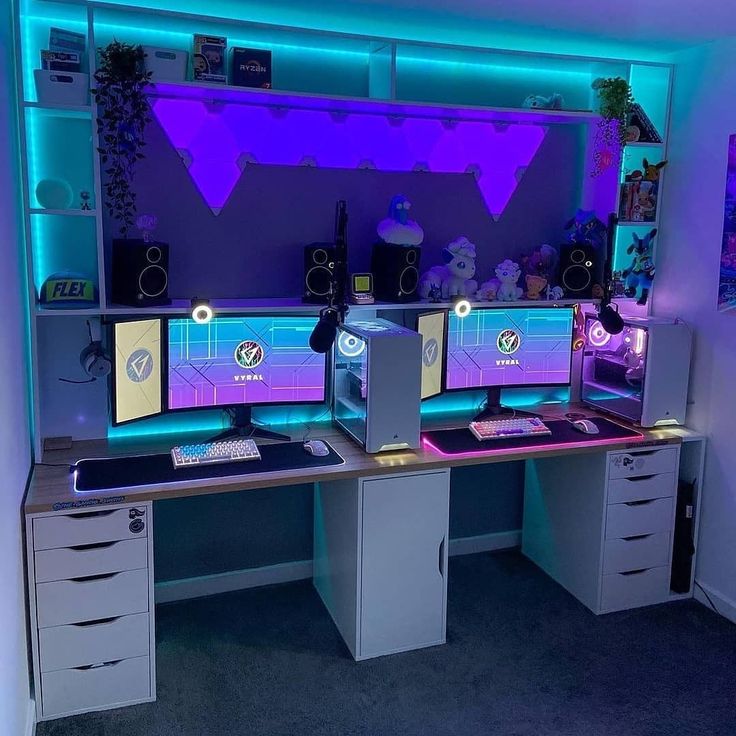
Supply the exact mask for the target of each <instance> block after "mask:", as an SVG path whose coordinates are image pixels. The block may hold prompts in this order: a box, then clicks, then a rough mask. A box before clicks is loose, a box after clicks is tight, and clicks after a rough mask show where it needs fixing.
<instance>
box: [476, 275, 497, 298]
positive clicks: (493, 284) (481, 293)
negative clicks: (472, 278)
mask: <svg viewBox="0 0 736 736" xmlns="http://www.w3.org/2000/svg"><path fill="white" fill-rule="evenodd" d="M499 286H501V282H500V281H499V280H498V279H489V280H488V281H484V282H483V283H482V284H481V285H480V286H479V287H478V291H477V293H476V295H475V296H476V298H477V299H478V301H481V302H495V301H496V296H497V295H498V287H499Z"/></svg>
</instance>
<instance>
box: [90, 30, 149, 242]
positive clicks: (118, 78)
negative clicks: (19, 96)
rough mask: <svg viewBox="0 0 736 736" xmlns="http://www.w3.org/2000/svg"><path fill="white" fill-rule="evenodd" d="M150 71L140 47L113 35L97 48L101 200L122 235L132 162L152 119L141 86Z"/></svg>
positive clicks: (128, 221)
mask: <svg viewBox="0 0 736 736" xmlns="http://www.w3.org/2000/svg"><path fill="white" fill-rule="evenodd" d="M150 79H151V72H146V71H144V68H143V49H142V48H141V47H140V46H133V45H131V44H127V43H120V42H119V41H113V42H112V43H110V44H109V45H107V46H105V47H104V48H101V49H99V67H98V69H97V71H96V72H95V82H96V83H97V87H96V89H93V90H92V94H93V95H94V97H95V102H96V103H97V105H98V106H99V110H100V114H99V115H98V117H97V132H98V136H99V146H98V148H97V150H98V152H99V154H100V162H101V164H102V169H103V171H104V173H105V177H106V180H105V186H104V189H105V198H104V199H105V206H106V207H107V210H108V212H109V213H110V216H111V217H112V218H113V219H114V220H116V221H117V222H118V226H119V230H120V234H121V235H122V236H123V237H124V238H126V237H127V236H128V231H129V230H130V228H131V227H132V226H133V220H134V218H135V212H136V202H135V199H136V195H135V192H134V191H133V188H132V185H133V177H134V173H135V165H136V163H137V162H138V161H139V160H140V159H142V158H144V153H143V151H142V149H143V147H144V146H145V145H146V141H145V140H144V132H145V129H146V125H148V123H149V122H150V120H151V117H150V108H149V106H148V99H147V97H146V94H145V92H144V89H145V87H146V85H147V84H148V83H149V82H150Z"/></svg>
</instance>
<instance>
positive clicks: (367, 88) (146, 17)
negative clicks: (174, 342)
mask: <svg viewBox="0 0 736 736" xmlns="http://www.w3.org/2000/svg"><path fill="white" fill-rule="evenodd" d="M52 26H57V27H69V28H70V29H73V30H76V31H80V32H81V31H83V32H86V34H87V49H88V54H87V59H86V61H85V63H84V65H83V66H84V71H88V72H89V73H90V80H93V78H94V71H95V67H96V61H97V60H96V49H97V48H98V47H100V46H104V45H106V44H107V43H109V42H110V41H111V40H112V38H113V37H115V38H117V39H118V40H121V41H127V42H130V43H142V44H151V45H156V46H163V47H170V48H186V49H189V48H190V46H191V39H192V34H194V33H209V34H213V35H224V36H227V38H228V44H229V46H235V45H243V46H249V47H258V48H269V49H271V50H272V53H273V58H274V64H273V68H274V86H275V87H276V88H277V89H274V90H252V89H244V88H241V87H233V86H226V85H225V86H222V85H209V84H202V83H200V82H191V81H182V82H178V83H169V82H167V83H164V84H161V85H159V86H158V87H157V86H155V85H154V86H152V88H151V94H153V95H155V94H168V95H171V94H173V95H175V96H179V97H199V98H206V99H213V100H217V99H231V98H236V99H237V100H238V101H240V102H243V101H249V100H250V101H253V102H257V103H258V104H273V105H275V106H299V104H300V102H299V101H300V100H302V101H304V104H306V103H310V104H314V102H315V100H319V101H321V102H322V103H324V104H325V105H327V106H328V108H329V109H330V110H336V111H339V110H340V109H341V108H342V107H343V106H350V105H355V104H356V103H359V104H360V105H361V106H363V107H364V108H365V109H371V110H375V111H376V112H382V113H383V114H397V115H401V114H405V113H407V112H409V111H411V113H412V114H414V115H421V114H423V113H426V114H428V115H429V114H432V115H441V116H443V117H444V116H446V117H447V119H448V120H453V119H455V118H458V117H462V118H463V119H483V120H493V121H496V122H498V123H500V124H503V123H504V122H511V121H513V122H521V123H538V124H539V123H541V124H545V125H574V126H578V128H579V129H584V128H585V126H587V131H588V137H587V141H588V143H587V145H588V146H590V142H591V140H592V133H593V132H594V129H595V125H596V123H597V121H598V116H597V114H596V113H595V112H593V108H594V107H595V96H594V93H593V92H592V90H591V89H590V83H591V82H592V81H593V79H595V78H596V77H599V76H622V77H625V78H627V79H629V80H630V81H631V82H632V85H633V86H634V94H635V97H637V98H638V97H639V94H638V90H640V91H641V92H642V93H645V94H646V95H649V96H650V97H652V100H654V102H652V103H649V102H648V101H647V100H639V101H640V102H641V103H642V104H643V106H644V107H645V109H647V110H649V108H650V106H651V107H652V108H653V109H654V110H655V112H656V114H657V115H658V116H659V117H660V118H661V120H655V125H658V128H660V132H661V134H662V136H663V141H664V143H663V144H662V145H661V146H660V147H659V150H660V151H661V153H662V158H664V157H665V155H666V150H667V148H666V140H667V127H668V126H667V125H666V123H667V118H668V115H669V104H670V102H669V101H670V87H671V78H672V67H671V65H666V64H656V63H652V62H641V61H638V60H622V59H610V58H599V57H591V56H573V55H557V54H549V53H529V52H520V51H515V50H508V49H498V48H482V47H470V46H461V45H451V44H439V43H428V42H419V41H408V40H405V39H401V38H397V37H378V36H368V35H362V34H351V33H337V32H331V31H330V32H328V31H321V30H314V29H306V28H298V27H288V26H281V25H270V24H264V23H253V22H249V21H245V20H241V19H234V18H223V17H216V16H210V15H206V14H204V13H200V14H197V13H184V12H174V11H161V10H157V9H154V8H142V7H139V6H136V5H131V4H123V3H121V4H117V3H116V4H110V3H106V2H97V1H96V0H17V4H16V13H15V31H16V33H15V36H16V43H17V58H18V59H19V60H20V63H19V65H18V78H17V88H18V93H19V99H20V100H21V105H20V108H21V116H22V120H21V125H20V129H21V145H22V158H23V162H22V163H23V191H24V206H25V230H26V247H27V268H28V283H29V285H33V286H34V287H38V286H39V285H40V283H41V282H42V281H43V279H44V278H46V276H47V275H48V272H45V271H43V268H46V269H50V268H51V267H52V265H54V264H56V263H57V262H58V263H62V262H64V259H65V258H66V257H67V254H68V255H69V256H70V257H71V256H73V258H74V259H77V260H79V259H82V258H83V257H85V256H86V255H89V263H86V262H85V271H88V272H89V273H88V276H90V277H94V278H96V279H97V283H98V289H99V304H98V305H96V306H95V307H93V308H90V309H83V308H77V309H68V310H50V309H44V308H42V307H41V306H39V305H38V304H37V302H36V293H35V291H36V289H35V288H32V289H30V290H29V292H30V293H29V307H30V313H31V349H32V354H33V385H34V415H35V417H34V418H35V426H36V451H37V453H38V452H40V450H41V442H42V440H41V438H42V436H43V432H44V430H43V427H44V423H43V421H42V418H43V413H44V404H43V402H44V397H43V396H42V395H41V392H40V391H39V385H40V383H41V381H40V380H39V379H40V377H41V374H42V372H44V371H46V372H48V371H49V370H51V369H49V368H48V367H47V364H46V362H47V357H48V355H47V354H48V349H45V350H43V352H44V353H45V354H44V356H41V355H40V351H41V347H40V346H39V330H42V331H43V334H44V336H45V337H44V339H45V341H46V342H48V340H49V328H50V325H51V324H53V325H54V338H53V341H54V345H55V346H56V345H57V343H58V345H59V350H60V351H62V354H63V355H64V361H63V362H64V363H65V365H66V367H69V366H73V365H74V364H75V358H76V353H78V350H79V346H78V345H76V344H74V345H70V346H69V347H65V346H64V345H65V344H64V342H63V340H64V336H65V335H67V334H73V335H83V334H86V327H85V326H84V319H85V318H89V317H95V318H97V317H102V318H105V319H112V318H114V317H126V316H130V315H134V314H138V315H142V314H182V315H183V314H186V313H187V312H188V311H189V305H188V302H185V301H181V302H174V303H172V305H171V306H169V307H166V308H163V309H161V308H158V309H144V310H140V309H136V308H134V307H125V306H120V305H115V304H112V303H110V302H109V301H108V295H107V294H108V292H107V287H108V283H107V278H108V276H109V267H108V264H107V263H106V252H105V247H104V233H103V189H102V183H101V176H100V163H99V157H98V156H97V153H96V151H97V131H96V115H97V110H96V106H95V104H94V100H93V99H92V97H91V96H90V101H89V104H86V105H54V104H44V103H41V102H39V101H38V99H37V97H36V92H35V85H34V80H33V69H34V67H35V66H37V65H38V64H37V60H38V53H39V50H40V49H41V48H44V47H45V44H46V41H47V38H48V29H49V28H50V27H52ZM558 72H559V74H558V76H557V77H556V78H555V79H554V81H549V80H550V79H551V77H550V74H555V73H558ZM540 78H541V79H543V80H544V81H541V82H540ZM92 84H93V82H92ZM550 85H558V86H559V89H558V90H555V91H560V92H562V93H563V94H564V96H565V98H566V101H567V104H568V106H569V107H570V108H575V109H565V110H558V111H539V110H529V109H522V108H521V107H519V106H520V105H521V103H522V101H523V100H524V99H525V98H526V97H527V95H529V94H534V93H539V92H545V91H547V92H549V91H552V90H551V89H549V90H546V87H547V86H550ZM69 125H72V126H77V127H74V128H72V129H71V130H72V132H74V136H73V140H72V139H71V138H68V137H67V136H65V135H64V133H63V132H59V131H62V130H64V129H63V128H62V127H60V126H69ZM87 126H88V127H87ZM581 126H582V128H581ZM53 131H56V135H55V134H54V132H53ZM44 136H45V137H46V138H48V139H49V140H51V139H52V138H53V139H54V140H58V138H59V136H61V137H62V139H63V140H64V143H65V146H66V147H71V146H75V145H76V146H78V148H77V149H75V151H78V156H77V157H76V158H77V159H78V160H80V161H84V162H87V161H89V171H86V172H84V178H85V187H83V188H86V189H88V190H89V191H90V193H91V194H92V197H93V200H92V201H91V207H92V208H93V209H91V210H89V211H83V210H77V209H70V210H44V209H42V208H40V207H39V205H38V203H37V202H36V201H35V196H34V192H33V188H34V187H35V183H36V182H37V181H38V179H39V178H40V176H41V171H42V170H43V168H44V166H45V165H46V163H47V158H48V157H49V156H52V155H54V148H53V147H52V146H50V145H47V143H48V141H47V140H46V138H45V137H44ZM635 147H636V149H637V150H638V149H639V146H636V145H635ZM62 152H63V151H62ZM585 159H586V163H585V168H584V170H583V171H581V179H582V182H583V186H582V188H581V189H582V196H581V205H582V206H583V207H585V206H586V204H587V205H589V204H590V203H591V202H592V201H594V200H595V198H596V197H597V196H598V195H600V191H601V189H600V188H601V187H602V186H604V187H605V186H608V185H607V184H601V183H600V182H598V181H593V180H591V178H590V176H589V170H590V167H591V166H592V155H591V151H590V150H589V151H588V152H587V154H586V157H585ZM85 165H86V164H85ZM44 175H45V174H44ZM665 176H666V174H665ZM87 182H88V183H89V184H88V186H87ZM80 188H82V187H80ZM660 198H661V193H660ZM660 206H661V201H660ZM93 261H94V262H93ZM64 265H67V264H66V263H65V264H64ZM622 301H623V302H626V301H627V300H622ZM559 303H560V304H569V303H570V302H569V301H568V302H564V301H563V302H559ZM525 304H534V303H530V302H525ZM537 304H541V302H537ZM215 306H216V309H217V310H218V311H221V312H222V313H228V312H238V311H249V312H259V311H260V312H263V311H278V310H281V311H288V312H293V313H301V314H314V313H316V312H317V311H318V307H316V306H314V305H304V304H302V303H301V302H300V301H299V300H298V299H289V298H287V299H259V300H249V299H243V300H235V301H232V300H231V301H230V302H228V303H225V302H223V303H222V304H218V303H217V300H216V301H215ZM450 306H451V305H450V304H447V303H445V304H439V305H437V304H423V303H416V304H400V305H395V304H375V305H371V306H370V307H365V308H364V307H357V306H356V307H353V308H352V309H353V312H354V313H360V312H361V311H362V310H363V309H371V310H381V309H400V310H414V311H416V310H423V309H434V308H443V307H444V308H448V307H450ZM484 306H492V304H491V305H485V304H484ZM504 306H506V305H504ZM51 317H53V318H55V319H54V321H53V323H49V322H48V321H47V320H48V318H51ZM62 318H63V319H62ZM42 326H43V327H42ZM57 333H58V339H57ZM46 342H44V348H48V345H46ZM100 411H104V408H101V409H100ZM71 433H72V432H71V431H70V434H71Z"/></svg>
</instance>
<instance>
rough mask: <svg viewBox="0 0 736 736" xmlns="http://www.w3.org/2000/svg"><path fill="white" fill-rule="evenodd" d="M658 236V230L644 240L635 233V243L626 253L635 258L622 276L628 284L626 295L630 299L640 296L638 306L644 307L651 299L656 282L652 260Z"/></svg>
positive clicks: (651, 231)
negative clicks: (656, 236)
mask: <svg viewBox="0 0 736 736" xmlns="http://www.w3.org/2000/svg"><path fill="white" fill-rule="evenodd" d="M656 234H657V228H656V227H655V228H652V229H651V230H650V231H649V232H648V233H647V234H646V235H645V236H644V237H643V238H640V237H639V236H638V235H637V234H636V233H633V238H634V242H633V243H632V244H631V245H630V246H629V247H628V248H627V249H626V252H627V253H628V254H629V255H631V254H632V253H633V254H634V258H633V260H632V261H631V265H630V266H629V267H628V268H626V269H624V270H623V272H622V273H621V275H622V276H623V278H624V280H625V284H626V290H625V291H624V293H625V295H626V296H628V297H633V296H636V295H637V294H638V295H639V298H638V300H637V302H636V303H637V304H640V305H642V306H643V305H644V304H646V303H647V299H648V298H649V290H650V289H651V288H652V281H653V280H654V260H653V258H652V240H654V236H655V235H656Z"/></svg>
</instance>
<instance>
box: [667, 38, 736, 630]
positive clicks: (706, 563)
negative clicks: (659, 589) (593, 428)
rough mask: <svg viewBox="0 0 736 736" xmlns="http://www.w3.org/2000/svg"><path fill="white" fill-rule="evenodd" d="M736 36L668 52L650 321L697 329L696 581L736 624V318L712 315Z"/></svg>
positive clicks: (732, 126)
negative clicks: (669, 102)
mask: <svg viewBox="0 0 736 736" xmlns="http://www.w3.org/2000/svg"><path fill="white" fill-rule="evenodd" d="M734 58H736V39H731V40H726V41H721V42H718V43H715V44H709V45H707V46H699V47H696V48H694V49H691V50H688V51H684V52H680V53H678V54H676V55H675V56H674V57H673V59H672V61H673V62H674V63H675V64H676V65H677V67H676V72H675V92H674V105H673V111H672V127H671V138H670V150H669V159H670V164H669V165H668V167H667V171H666V177H667V182H666V191H665V197H664V201H663V206H664V209H663V212H662V215H663V219H662V227H661V229H660V233H661V239H660V243H659V246H658V253H659V254H660V255H659V259H658V263H657V276H656V281H655V286H654V292H653V294H654V312H655V314H656V315H664V314H667V315H679V316H680V317H682V319H684V320H685V321H686V322H688V323H689V324H690V325H691V326H692V327H693V328H694V331H695V354H694V359H693V373H692V377H691V386H690V394H691V396H690V398H691V400H692V401H694V403H693V404H692V406H691V408H690V412H689V415H688V423H689V424H690V425H691V426H693V427H694V428H696V429H699V430H702V431H704V432H706V433H708V434H709V435H710V441H709V445H708V453H707V468H706V474H705V478H704V484H705V485H704V497H703V504H702V519H701V536H700V539H701V543H700V550H699V561H698V568H697V580H698V582H699V583H700V584H702V585H703V587H705V588H706V590H708V592H709V594H710V595H711V597H712V598H713V599H714V602H715V603H716V605H717V606H718V608H719V609H720V610H721V611H722V612H723V613H725V614H727V615H729V616H730V617H731V618H732V619H733V620H734V621H736V451H735V449H734V439H735V438H736V313H731V314H729V313H725V314H719V313H718V312H717V311H716V298H717V293H718V280H719V279H718V269H719V261H720V248H721V235H722V231H723V200H724V193H725V182H726V163H727V153H728V138H729V135H730V134H731V133H736V98H735V97H734V90H736V64H734Z"/></svg>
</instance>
